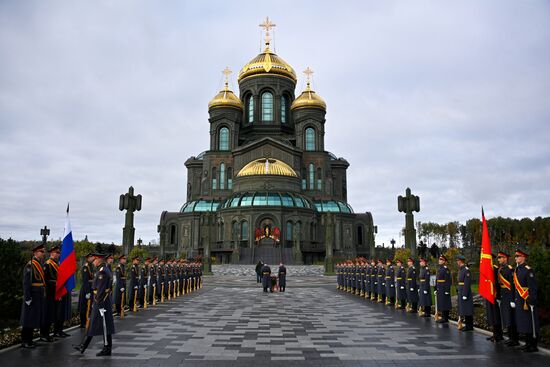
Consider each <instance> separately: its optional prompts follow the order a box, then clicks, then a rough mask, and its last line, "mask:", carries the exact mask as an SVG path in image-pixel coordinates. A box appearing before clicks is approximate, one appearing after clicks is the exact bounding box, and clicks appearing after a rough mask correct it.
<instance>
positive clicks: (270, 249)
mask: <svg viewBox="0 0 550 367" xmlns="http://www.w3.org/2000/svg"><path fill="white" fill-rule="evenodd" d="M260 260H261V261H262V262H263V263H264V264H268V265H275V264H279V262H281V249H280V248H278V247H275V246H274V245H273V244H269V243H263V244H261V245H259V246H257V247H256V248H255V249H254V262H253V264H256V263H257V262H258V261H260Z"/></svg>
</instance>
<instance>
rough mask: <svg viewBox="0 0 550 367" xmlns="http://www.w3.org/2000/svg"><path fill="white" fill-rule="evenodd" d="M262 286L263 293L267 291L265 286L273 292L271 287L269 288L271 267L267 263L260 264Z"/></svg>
mask: <svg viewBox="0 0 550 367" xmlns="http://www.w3.org/2000/svg"><path fill="white" fill-rule="evenodd" d="M262 286H263V288H264V293H267V288H269V290H270V291H271V292H273V288H271V268H270V267H269V265H267V264H264V265H263V266H262Z"/></svg>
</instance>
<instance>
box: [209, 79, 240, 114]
mask: <svg viewBox="0 0 550 367" xmlns="http://www.w3.org/2000/svg"><path fill="white" fill-rule="evenodd" d="M216 107H233V108H238V109H241V110H242V109H243V103H242V102H241V100H240V99H239V97H237V96H236V95H235V93H233V92H232V91H230V90H229V88H228V86H227V84H226V86H225V88H224V89H223V90H222V91H220V93H218V94H216V96H215V97H214V98H212V100H211V101H210V102H208V109H211V108H216Z"/></svg>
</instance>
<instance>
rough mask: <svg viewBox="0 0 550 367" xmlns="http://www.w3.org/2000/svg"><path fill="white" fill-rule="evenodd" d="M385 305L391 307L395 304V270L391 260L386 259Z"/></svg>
mask: <svg viewBox="0 0 550 367" xmlns="http://www.w3.org/2000/svg"><path fill="white" fill-rule="evenodd" d="M384 278H385V281H386V304H387V305H390V306H393V305H394V304H395V268H394V267H393V263H392V259H386V276H385V277H384Z"/></svg>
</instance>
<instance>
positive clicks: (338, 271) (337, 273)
mask: <svg viewBox="0 0 550 367" xmlns="http://www.w3.org/2000/svg"><path fill="white" fill-rule="evenodd" d="M335 270H336V289H340V263H336V267H335Z"/></svg>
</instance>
